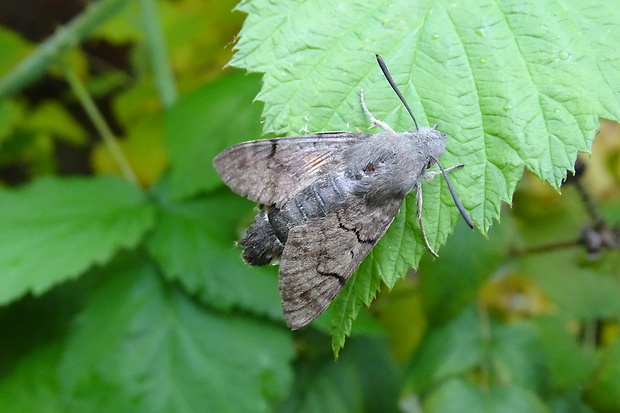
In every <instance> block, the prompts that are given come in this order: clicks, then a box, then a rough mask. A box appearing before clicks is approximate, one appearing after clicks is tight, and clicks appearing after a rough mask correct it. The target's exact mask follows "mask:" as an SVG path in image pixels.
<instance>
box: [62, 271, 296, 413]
mask: <svg viewBox="0 0 620 413" xmlns="http://www.w3.org/2000/svg"><path fill="white" fill-rule="evenodd" d="M102 271H103V272H104V273H105V274H106V275H107V279H108V280H109V282H108V283H107V284H105V285H103V286H102V288H100V289H99V291H98V292H97V294H96V295H95V296H94V297H93V298H92V299H91V300H90V301H89V303H88V306H87V307H86V308H85V310H84V312H83V314H82V315H81V317H80V319H79V323H78V324H77V325H76V326H75V330H74V332H73V334H72V335H71V337H70V338H69V341H68V343H67V347H66V351H65V354H64V358H63V361H62V364H61V369H60V373H59V377H60V378H61V380H62V389H63V394H64V396H65V398H66V400H67V401H68V404H69V406H71V411H128V412H129V411H134V412H136V411H143V412H153V413H157V412H167V413H168V412H206V411H210V412H268V411H271V410H272V409H271V407H272V406H273V404H275V403H277V402H278V401H279V400H281V399H282V398H283V397H284V395H286V393H287V392H288V389H289V387H290V385H291V382H292V372H291V370H290V366H289V363H290V362H291V359H292V357H293V355H294V348H293V343H292V341H291V336H290V333H289V332H288V331H287V330H285V329H283V328H278V327H276V326H273V325H269V324H266V323H265V322H258V321H256V320H252V319H249V318H247V317H242V316H235V317H231V316H222V315H220V314H216V313H213V312H210V311H208V310H205V308H204V307H202V306H200V305H197V304H196V303H195V302H193V301H192V300H190V299H188V297H187V296H186V295H185V294H183V293H182V292H181V291H180V290H179V289H177V288H175V287H174V286H171V285H169V284H165V283H164V282H162V280H161V279H159V278H158V276H157V272H156V270H155V269H154V268H152V267H150V266H149V265H148V264H147V263H145V262H144V261H138V260H126V261H123V262H121V261H120V260H119V261H118V262H116V263H115V265H114V266H110V267H109V268H105V269H103V270H102ZM111 404H112V406H113V409H111V408H110V405H111Z"/></svg>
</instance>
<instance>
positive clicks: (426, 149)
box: [410, 125, 447, 169]
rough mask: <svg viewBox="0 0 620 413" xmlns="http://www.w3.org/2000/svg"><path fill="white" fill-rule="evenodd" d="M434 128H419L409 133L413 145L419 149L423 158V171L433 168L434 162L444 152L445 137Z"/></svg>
mask: <svg viewBox="0 0 620 413" xmlns="http://www.w3.org/2000/svg"><path fill="white" fill-rule="evenodd" d="M436 126H437V125H435V126H433V127H432V128H429V127H421V128H419V129H418V130H413V131H411V132H410V133H411V134H413V136H414V139H415V142H414V145H416V146H417V147H418V148H420V151H419V153H420V154H421V155H422V157H423V158H424V159H423V162H424V169H428V168H430V167H431V166H433V165H434V164H435V161H436V160H437V159H439V158H440V157H441V156H442V155H443V154H444V153H445V152H446V140H447V136H446V134H445V133H443V132H440V131H438V130H437V129H435V127H436Z"/></svg>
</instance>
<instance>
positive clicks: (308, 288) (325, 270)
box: [279, 197, 402, 330]
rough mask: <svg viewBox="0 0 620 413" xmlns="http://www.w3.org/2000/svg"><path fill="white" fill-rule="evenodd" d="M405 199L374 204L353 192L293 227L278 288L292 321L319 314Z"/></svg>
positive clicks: (292, 324) (303, 321)
mask: <svg viewBox="0 0 620 413" xmlns="http://www.w3.org/2000/svg"><path fill="white" fill-rule="evenodd" d="M401 203H402V199H397V198H393V199H389V200H386V202H385V203H384V204H383V205H381V206H380V207H369V206H368V205H367V204H366V203H365V202H364V200H363V199H362V198H360V197H352V199H351V202H350V203H348V204H347V205H346V206H345V207H343V208H340V209H338V210H335V211H334V212H332V213H330V214H329V215H327V216H326V217H323V218H320V219H316V220H313V221H312V222H309V223H308V224H306V225H300V226H297V227H294V228H292V229H291V230H290V232H289V235H288V240H287V242H286V244H285V246H284V252H283V254H282V259H281V261H280V271H279V289H280V294H281V295H282V300H283V301H282V308H283V310H284V318H285V319H286V323H287V325H288V326H289V327H290V328H291V329H293V330H295V329H298V328H300V327H303V326H305V325H306V324H308V323H310V322H311V321H313V320H314V319H315V318H317V317H318V316H319V315H320V314H321V313H322V312H323V311H324V310H325V309H326V308H327V306H329V304H330V303H331V302H332V301H333V299H334V298H335V297H336V295H337V294H338V293H339V292H340V290H341V289H342V287H343V286H344V284H345V283H346V282H347V280H348V279H349V278H351V276H352V275H353V273H354V272H355V270H356V269H357V267H358V266H359V265H360V264H361V262H362V261H363V260H364V258H365V257H366V256H367V255H368V253H369V252H370V250H372V248H373V247H374V246H375V244H376V243H377V242H378V241H379V239H380V238H381V237H382V236H383V235H384V234H385V232H386V231H387V229H388V227H389V226H390V224H391V223H392V221H393V220H394V217H395V216H396V213H397V212H398V208H399V207H400V205H401Z"/></svg>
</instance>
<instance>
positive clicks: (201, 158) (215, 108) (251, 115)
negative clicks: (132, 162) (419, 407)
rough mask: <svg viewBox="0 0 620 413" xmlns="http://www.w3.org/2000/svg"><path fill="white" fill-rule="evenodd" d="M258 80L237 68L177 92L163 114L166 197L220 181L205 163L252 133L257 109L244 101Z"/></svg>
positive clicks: (206, 188)
mask: <svg viewBox="0 0 620 413" xmlns="http://www.w3.org/2000/svg"><path fill="white" fill-rule="evenodd" d="M259 85H260V82H259V78H258V76H256V75H253V76H245V75H244V74H243V73H241V72H237V73H234V74H232V75H230V76H227V77H224V78H222V79H219V80H217V81H215V82H213V83H210V84H207V85H205V86H204V87H202V88H200V89H198V90H196V91H195V92H193V93H191V94H189V95H187V96H184V97H182V98H181V99H179V101H178V102H177V103H176V104H175V105H174V106H173V107H172V109H171V110H170V111H169V112H168V113H167V117H166V138H165V143H166V145H167V146H168V148H169V150H170V164H171V176H170V189H171V193H170V196H171V197H172V198H183V197H190V196H192V195H196V194H197V193H199V192H204V191H209V190H212V189H214V188H216V187H218V186H220V185H222V182H221V180H220V179H219V178H218V177H217V174H216V173H215V169H214V168H213V165H212V164H211V162H212V161H213V158H214V157H215V155H217V154H218V153H219V152H220V151H222V150H224V149H226V148H227V147H228V146H231V145H233V144H236V143H239V142H241V141H244V140H251V139H255V138H257V137H258V135H259V132H260V109H261V108H260V105H258V104H254V105H250V102H251V101H252V100H253V99H254V97H255V96H256V93H257V92H258V90H259Z"/></svg>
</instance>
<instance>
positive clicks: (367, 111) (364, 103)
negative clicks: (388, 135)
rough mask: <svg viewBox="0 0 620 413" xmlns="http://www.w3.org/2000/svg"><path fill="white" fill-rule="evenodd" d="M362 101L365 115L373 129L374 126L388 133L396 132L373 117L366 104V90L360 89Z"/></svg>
mask: <svg viewBox="0 0 620 413" xmlns="http://www.w3.org/2000/svg"><path fill="white" fill-rule="evenodd" d="M360 101H361V102H362V109H364V113H365V114H366V116H368V119H370V123H371V124H370V127H371V128H372V127H373V126H378V127H380V128H381V129H383V130H384V131H386V132H394V130H393V129H392V128H390V126H389V125H388V124H387V123H385V122H382V121H380V120H379V119H377V118H375V117H374V116H372V113H370V111H369V110H368V108H367V107H366V102H364V88H360Z"/></svg>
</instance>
